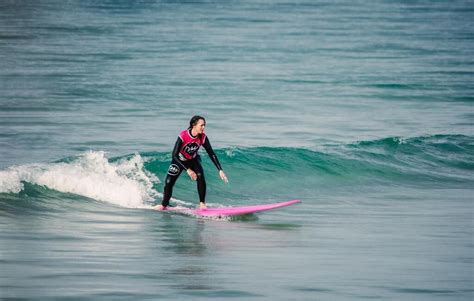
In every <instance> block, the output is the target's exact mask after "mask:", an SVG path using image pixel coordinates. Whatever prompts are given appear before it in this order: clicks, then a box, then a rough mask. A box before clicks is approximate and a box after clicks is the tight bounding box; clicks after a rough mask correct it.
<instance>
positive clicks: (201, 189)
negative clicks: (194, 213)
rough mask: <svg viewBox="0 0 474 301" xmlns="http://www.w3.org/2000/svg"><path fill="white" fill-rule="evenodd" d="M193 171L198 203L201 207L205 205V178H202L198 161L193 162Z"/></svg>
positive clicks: (201, 170) (202, 173)
mask: <svg viewBox="0 0 474 301" xmlns="http://www.w3.org/2000/svg"><path fill="white" fill-rule="evenodd" d="M193 165H194V166H193V170H194V172H195V173H196V175H197V180H196V182H197V190H198V194H199V202H200V203H201V207H202V206H203V205H205V204H206V178H205V177H204V170H203V169H202V166H201V163H200V162H199V160H194V164H193Z"/></svg>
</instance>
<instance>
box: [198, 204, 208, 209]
mask: <svg viewBox="0 0 474 301" xmlns="http://www.w3.org/2000/svg"><path fill="white" fill-rule="evenodd" d="M199 209H207V206H206V203H203V202H201V203H199Z"/></svg>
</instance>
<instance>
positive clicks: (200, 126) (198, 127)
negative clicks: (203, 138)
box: [193, 119, 206, 134]
mask: <svg viewBox="0 0 474 301" xmlns="http://www.w3.org/2000/svg"><path fill="white" fill-rule="evenodd" d="M205 127H206V122H204V120H202V119H199V120H198V122H197V123H196V125H195V126H193V130H194V132H195V133H197V134H202V133H204V128H205Z"/></svg>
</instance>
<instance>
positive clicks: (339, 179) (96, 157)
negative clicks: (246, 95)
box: [0, 135, 474, 208]
mask: <svg viewBox="0 0 474 301" xmlns="http://www.w3.org/2000/svg"><path fill="white" fill-rule="evenodd" d="M217 153H218V156H219V158H220V161H221V163H222V165H223V166H224V169H225V170H226V172H227V173H228V176H229V178H230V180H231V184H230V185H228V186H227V185H221V184H220V183H219V180H218V177H217V176H216V175H215V174H214V173H215V168H214V166H212V163H211V162H210V160H208V159H207V158H205V155H204V154H203V155H202V156H203V165H204V168H205V170H206V177H207V181H208V183H209V185H210V186H209V188H208V197H209V199H210V202H211V203H212V202H214V203H219V204H221V203H227V202H226V200H227V201H232V202H234V204H235V203H237V204H238V203H239V202H242V203H245V201H248V200H249V199H252V200H255V199H256V200H262V201H263V200H275V199H279V200H281V199H289V198H295V197H300V198H312V197H314V196H315V195H317V194H331V193H335V192H337V191H343V192H344V191H352V190H354V189H362V190H363V189H376V187H379V189H383V187H386V186H401V187H403V186H405V187H421V188H450V187H451V188H468V187H472V184H474V179H473V173H472V172H473V170H474V163H473V162H474V140H473V138H472V137H469V136H462V135H434V136H426V137H414V138H406V139H404V138H400V137H389V138H385V139H380V140H372V141H360V142H356V143H351V144H342V145H325V146H324V147H321V149H319V150H310V149H304V148H285V147H255V148H226V149H220V150H218V151H217ZM170 159H171V157H170V154H169V153H167V152H166V153H164V152H153V153H141V154H131V155H127V156H122V157H116V158H110V159H109V158H107V156H106V153H104V152H86V153H84V154H81V155H79V156H77V157H74V158H65V159H63V160H60V161H58V162H53V163H38V164H27V165H20V166H12V167H10V168H8V169H6V170H3V171H1V172H0V193H9V194H18V193H20V192H22V191H24V190H25V184H26V183H28V184H33V185H34V186H41V187H44V188H46V190H44V189H39V190H38V189H36V190H35V189H33V192H31V191H30V193H33V194H34V193H35V192H34V191H36V192H37V193H42V194H44V193H46V194H47V193H48V191H49V193H53V192H52V191H54V192H62V193H70V194H74V195H79V196H83V197H86V198H90V199H94V200H96V201H102V202H107V203H111V204H115V205H119V206H123V207H129V208H141V207H148V206H150V205H151V204H152V203H155V202H157V201H159V199H160V197H161V193H160V192H161V190H162V184H161V181H160V179H163V178H164V176H165V173H166V170H167V167H168V164H169V162H170ZM186 178H187V177H186V176H185V175H183V176H182V177H181V178H180V180H179V181H178V182H177V186H176V187H177V189H175V195H174V196H175V197H177V199H175V202H180V199H191V198H193V197H195V187H194V185H190V183H189V181H188V180H187V179H186ZM45 191H46V192H45ZM181 202H184V201H181ZM184 203H186V202H184Z"/></svg>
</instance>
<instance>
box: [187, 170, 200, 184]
mask: <svg viewBox="0 0 474 301" xmlns="http://www.w3.org/2000/svg"><path fill="white" fill-rule="evenodd" d="M187 172H188V175H189V176H190V177H191V179H193V181H196V180H197V178H198V176H197V174H196V173H195V172H194V170H192V169H191V168H189V169H188V170H187Z"/></svg>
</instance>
